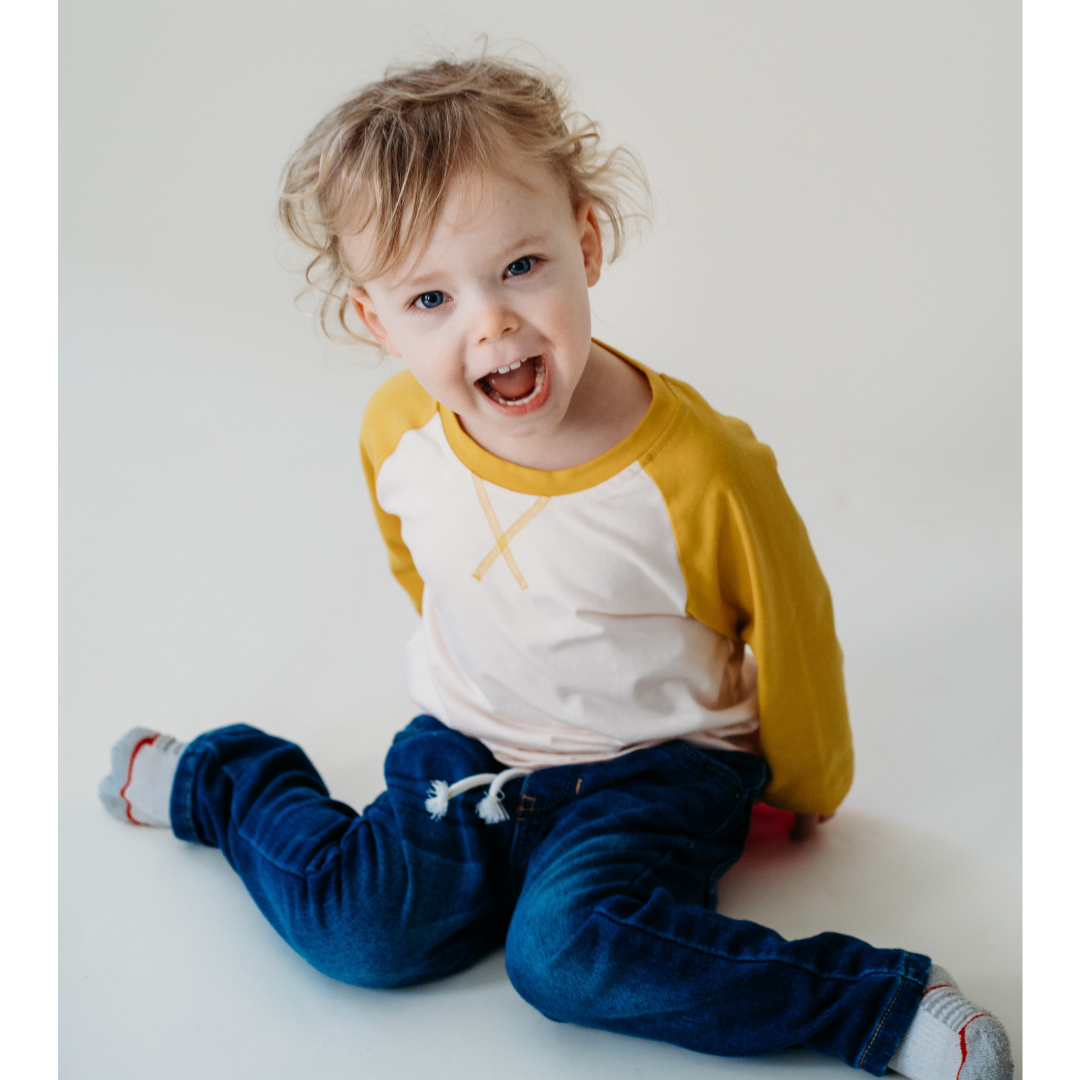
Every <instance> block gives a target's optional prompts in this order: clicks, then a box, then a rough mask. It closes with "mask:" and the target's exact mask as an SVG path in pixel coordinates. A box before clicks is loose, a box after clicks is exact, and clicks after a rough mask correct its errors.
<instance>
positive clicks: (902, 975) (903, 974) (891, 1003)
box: [859, 952, 913, 1069]
mask: <svg viewBox="0 0 1080 1080" xmlns="http://www.w3.org/2000/svg"><path fill="white" fill-rule="evenodd" d="M910 963H911V956H910V954H909V953H906V952H905V953H904V970H903V971H902V972H900V973H899V978H898V979H897V980H896V989H895V990H894V991H893V996H892V997H891V998H890V1000H889V1004H888V1005H886V1006H885V1011H884V1012H883V1013H882V1014H881V1019H880V1020H878V1023H877V1027H876V1028H874V1032H873V1034H872V1035H871V1036H870V1041H869V1042H868V1043H867V1044H866V1048H865V1049H864V1050H863V1052H862V1053H861V1054H860V1055H859V1068H860V1069H861V1068H862V1067H863V1062H864V1061H866V1057H867V1055H868V1054H869V1053H870V1051H871V1050H872V1049H873V1046H874V1042H875V1041H876V1040H877V1037H878V1035H880V1034H881V1029H882V1027H883V1026H884V1024H885V1021H886V1020H887V1019H888V1018H889V1013H890V1012H892V1007H893V1006H894V1005H895V1004H896V999H897V998H898V997H899V996H900V991H901V990H902V989H903V988H904V983H905V982H907V981H913V980H909V978H908V975H907V970H908V967H909V966H910ZM886 1064H887V1063H886Z"/></svg>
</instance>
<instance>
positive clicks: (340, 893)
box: [171, 716, 930, 1076]
mask: <svg viewBox="0 0 1080 1080" xmlns="http://www.w3.org/2000/svg"><path fill="white" fill-rule="evenodd" d="M501 768H502V766H501V765H500V764H499V763H498V762H497V761H496V760H495V759H494V758H493V757H492V756H491V754H490V753H489V752H488V750H487V749H486V748H485V747H484V746H483V745H482V744H481V743H479V742H477V741H476V740H474V739H470V738H468V737H466V736H464V735H462V734H460V733H458V732H456V731H452V730H450V729H449V728H447V727H445V726H444V725H443V724H441V723H440V722H439V721H438V720H435V719H433V718H432V717H430V716H420V717H418V718H417V719H415V720H414V721H413V722H412V723H411V724H410V725H409V726H408V727H407V728H406V729H405V730H404V731H402V732H400V733H399V734H398V735H397V736H395V738H394V742H393V745H392V747H391V748H390V752H389V753H388V755H387V758H386V786H387V790H386V791H385V792H384V793H383V794H382V795H380V796H379V797H378V798H377V799H376V800H375V801H374V802H373V803H372V804H371V805H370V806H369V807H367V809H366V810H364V812H363V813H362V814H358V813H356V811H354V810H352V809H351V808H350V807H348V806H346V805H345V804H343V803H340V802H335V801H334V800H333V799H331V798H330V796H329V794H328V793H327V790H326V787H325V786H324V784H323V782H322V780H321V779H320V778H319V774H318V773H317V772H316V771H315V768H314V767H313V766H312V764H311V762H310V761H308V759H307V757H306V756H305V754H304V753H303V751H302V750H301V749H300V748H299V747H298V746H295V745H294V744H292V743H289V742H285V741H284V740H282V739H277V738H274V737H273V736H271V735H267V734H265V733H263V732H261V731H259V730H257V729H256V728H252V727H248V726H246V725H235V726H233V727H226V728H221V729H219V730H217V731H211V732H208V733H207V734H205V735H201V736H199V738H197V739H196V740H195V741H194V742H193V743H191V745H190V746H189V747H188V749H187V750H186V751H185V752H184V755H183V757H182V758H181V761H180V764H179V767H178V769H177V774H176V780H175V781H174V784H173V792H172V804H171V814H172V823H173V830H174V832H175V833H176V835H177V836H178V837H180V839H182V840H190V841H194V842H197V843H202V844H208V845H210V846H213V847H219V848H221V850H222V851H223V853H224V854H225V857H226V859H228V861H229V863H230V864H231V865H232V866H233V868H234V869H235V870H236V871H237V872H238V873H239V874H240V876H241V878H242V879H243V881H244V884H245V885H246V886H247V888H248V890H249V891H250V893H251V895H252V897H253V898H254V900H255V903H256V904H258V906H259V908H260V910H261V911H262V912H263V914H264V915H265V916H266V917H267V918H268V919H269V920H270V922H271V923H272V924H273V926H274V928H275V929H276V930H277V931H278V933H279V934H281V936H282V937H283V938H284V939H285V940H286V941H287V942H288V943H289V944H290V945H291V946H292V947H293V948H294V949H296V951H297V952H299V953H300V955H301V956H303V957H304V958H305V959H307V960H308V961H309V962H310V963H311V964H313V965H314V966H315V967H316V968H318V969H319V970H320V971H322V972H324V973H325V974H327V975H329V976H330V977H332V978H335V979H341V980H343V981H344V982H348V983H353V984H355V985H358V986H367V987H393V986H407V985H409V984H412V983H420V982H425V981H428V980H431V979H438V978H441V977H443V976H445V975H449V974H451V973H452V972H455V971H460V970H461V969H462V968H465V967H468V966H469V965H470V964H472V963H474V962H475V961H476V960H477V959H479V958H480V957H481V956H483V955H484V954H486V953H488V952H489V951H491V950H493V949H496V948H498V947H499V946H501V945H504V944H505V947H506V969H507V972H508V974H509V976H510V981H511V982H512V983H513V985H514V987H515V988H516V989H517V991H518V992H519V993H520V994H521V995H522V996H523V997H524V998H525V999H526V1000H527V1001H529V1002H530V1003H531V1004H533V1005H534V1006H535V1007H536V1008H537V1009H539V1010H540V1011H541V1012H542V1013H544V1015H545V1016H548V1017H550V1018H551V1019H553V1020H560V1021H572V1022H574V1023H577V1024H584V1025H587V1026H590V1027H597V1028H603V1029H605V1030H607V1031H617V1032H623V1033H625V1034H628V1035H639V1036H644V1037H646V1038H651V1039H661V1040H664V1041H666V1042H672V1043H675V1044H677V1045H679V1046H685V1047H689V1048H690V1049H692V1050H699V1051H702V1052H704V1053H709V1054H725V1055H746V1054H766V1053H769V1052H771V1051H776V1050H780V1049H783V1048H785V1047H789V1046H798V1045H802V1046H808V1047H813V1048H815V1049H817V1050H820V1051H822V1052H824V1053H826V1054H833V1055H835V1056H837V1057H839V1058H841V1059H843V1060H844V1061H845V1062H847V1063H848V1064H849V1065H853V1066H856V1067H858V1068H862V1069H865V1070H866V1071H867V1072H870V1073H873V1074H874V1075H875V1076H881V1075H882V1074H883V1073H884V1072H885V1067H886V1065H887V1063H888V1061H889V1058H890V1057H891V1056H892V1055H893V1053H894V1051H895V1050H896V1047H897V1046H898V1045H899V1043H900V1040H901V1038H902V1037H903V1035H904V1033H905V1032H906V1030H907V1028H908V1026H909V1024H910V1023H911V1020H912V1018H913V1016H914V1014H915V1010H916V1008H917V1007H918V1002H919V997H920V994H921V992H922V990H923V987H924V986H925V984H926V979H927V975H928V973H929V966H930V960H929V958H928V957H926V956H920V955H919V954H917V953H909V952H904V951H902V950H899V949H875V948H873V947H871V946H870V945H868V944H866V943H865V942H863V941H859V940H858V939H856V938H852V937H847V936H846V935H843V934H818V935H817V936H816V937H811V938H805V939H803V940H799V941H785V940H784V939H783V938H782V937H780V935H779V934H777V933H775V932H774V931H772V930H768V929H766V928H765V927H763V926H758V925H756V924H755V923H752V922H746V921H744V920H739V919H729V918H727V917H725V916H723V915H718V914H716V913H715V912H714V911H713V910H712V907H713V903H714V896H713V886H714V884H715V882H716V880H717V878H719V876H720V875H721V874H722V873H723V872H724V871H725V870H726V869H727V868H728V867H729V866H731V865H732V863H734V862H735V860H736V859H738V857H739V855H740V854H741V852H742V849H743V843H744V841H745V837H746V832H747V828H748V826H749V821H750V808H751V803H752V800H753V797H754V795H755V793H757V792H758V791H760V790H761V788H762V787H763V786H764V785H765V783H766V781H767V777H768V770H767V766H766V765H765V763H764V762H762V761H761V760H760V759H758V758H756V757H754V756H753V755H751V754H743V753H738V752H735V751H706V750H700V749H698V748H696V747H694V746H691V745H690V744H689V743H685V742H681V741H677V742H668V743H664V744H662V745H660V746H656V747H652V748H650V749H647V750H638V751H635V752H633V753H630V754H626V755H624V756H623V757H620V758H616V759H615V760H613V761H606V762H601V763H599V764H593V765H565V766H558V767H555V768H548V769H542V770H539V771H537V772H535V773H533V774H531V775H530V776H526V777H523V778H518V779H516V780H512V781H511V782H510V783H508V784H507V785H506V787H505V789H504V791H505V804H504V805H505V807H506V809H507V810H508V811H509V812H510V820H508V821H505V822H501V823H498V824H494V825H488V824H485V823H484V822H482V821H481V820H480V818H479V817H478V816H477V815H476V813H475V806H476V803H477V801H478V800H479V799H480V798H481V796H482V795H483V791H482V790H474V791H470V792H467V793H466V794H464V795H462V796H459V797H458V798H456V799H454V800H453V801H452V802H451V803H450V809H449V812H448V814H447V815H446V817H445V818H443V819H442V820H432V818H431V816H430V815H429V814H428V812H427V811H426V810H425V807H424V799H425V796H426V794H427V790H428V787H429V785H430V783H431V781H432V780H437V779H444V780H447V781H448V782H453V781H455V780H458V779H461V778H463V777H465V776H469V775H472V774H474V773H481V772H498V771H499V770H500V769H501Z"/></svg>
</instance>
